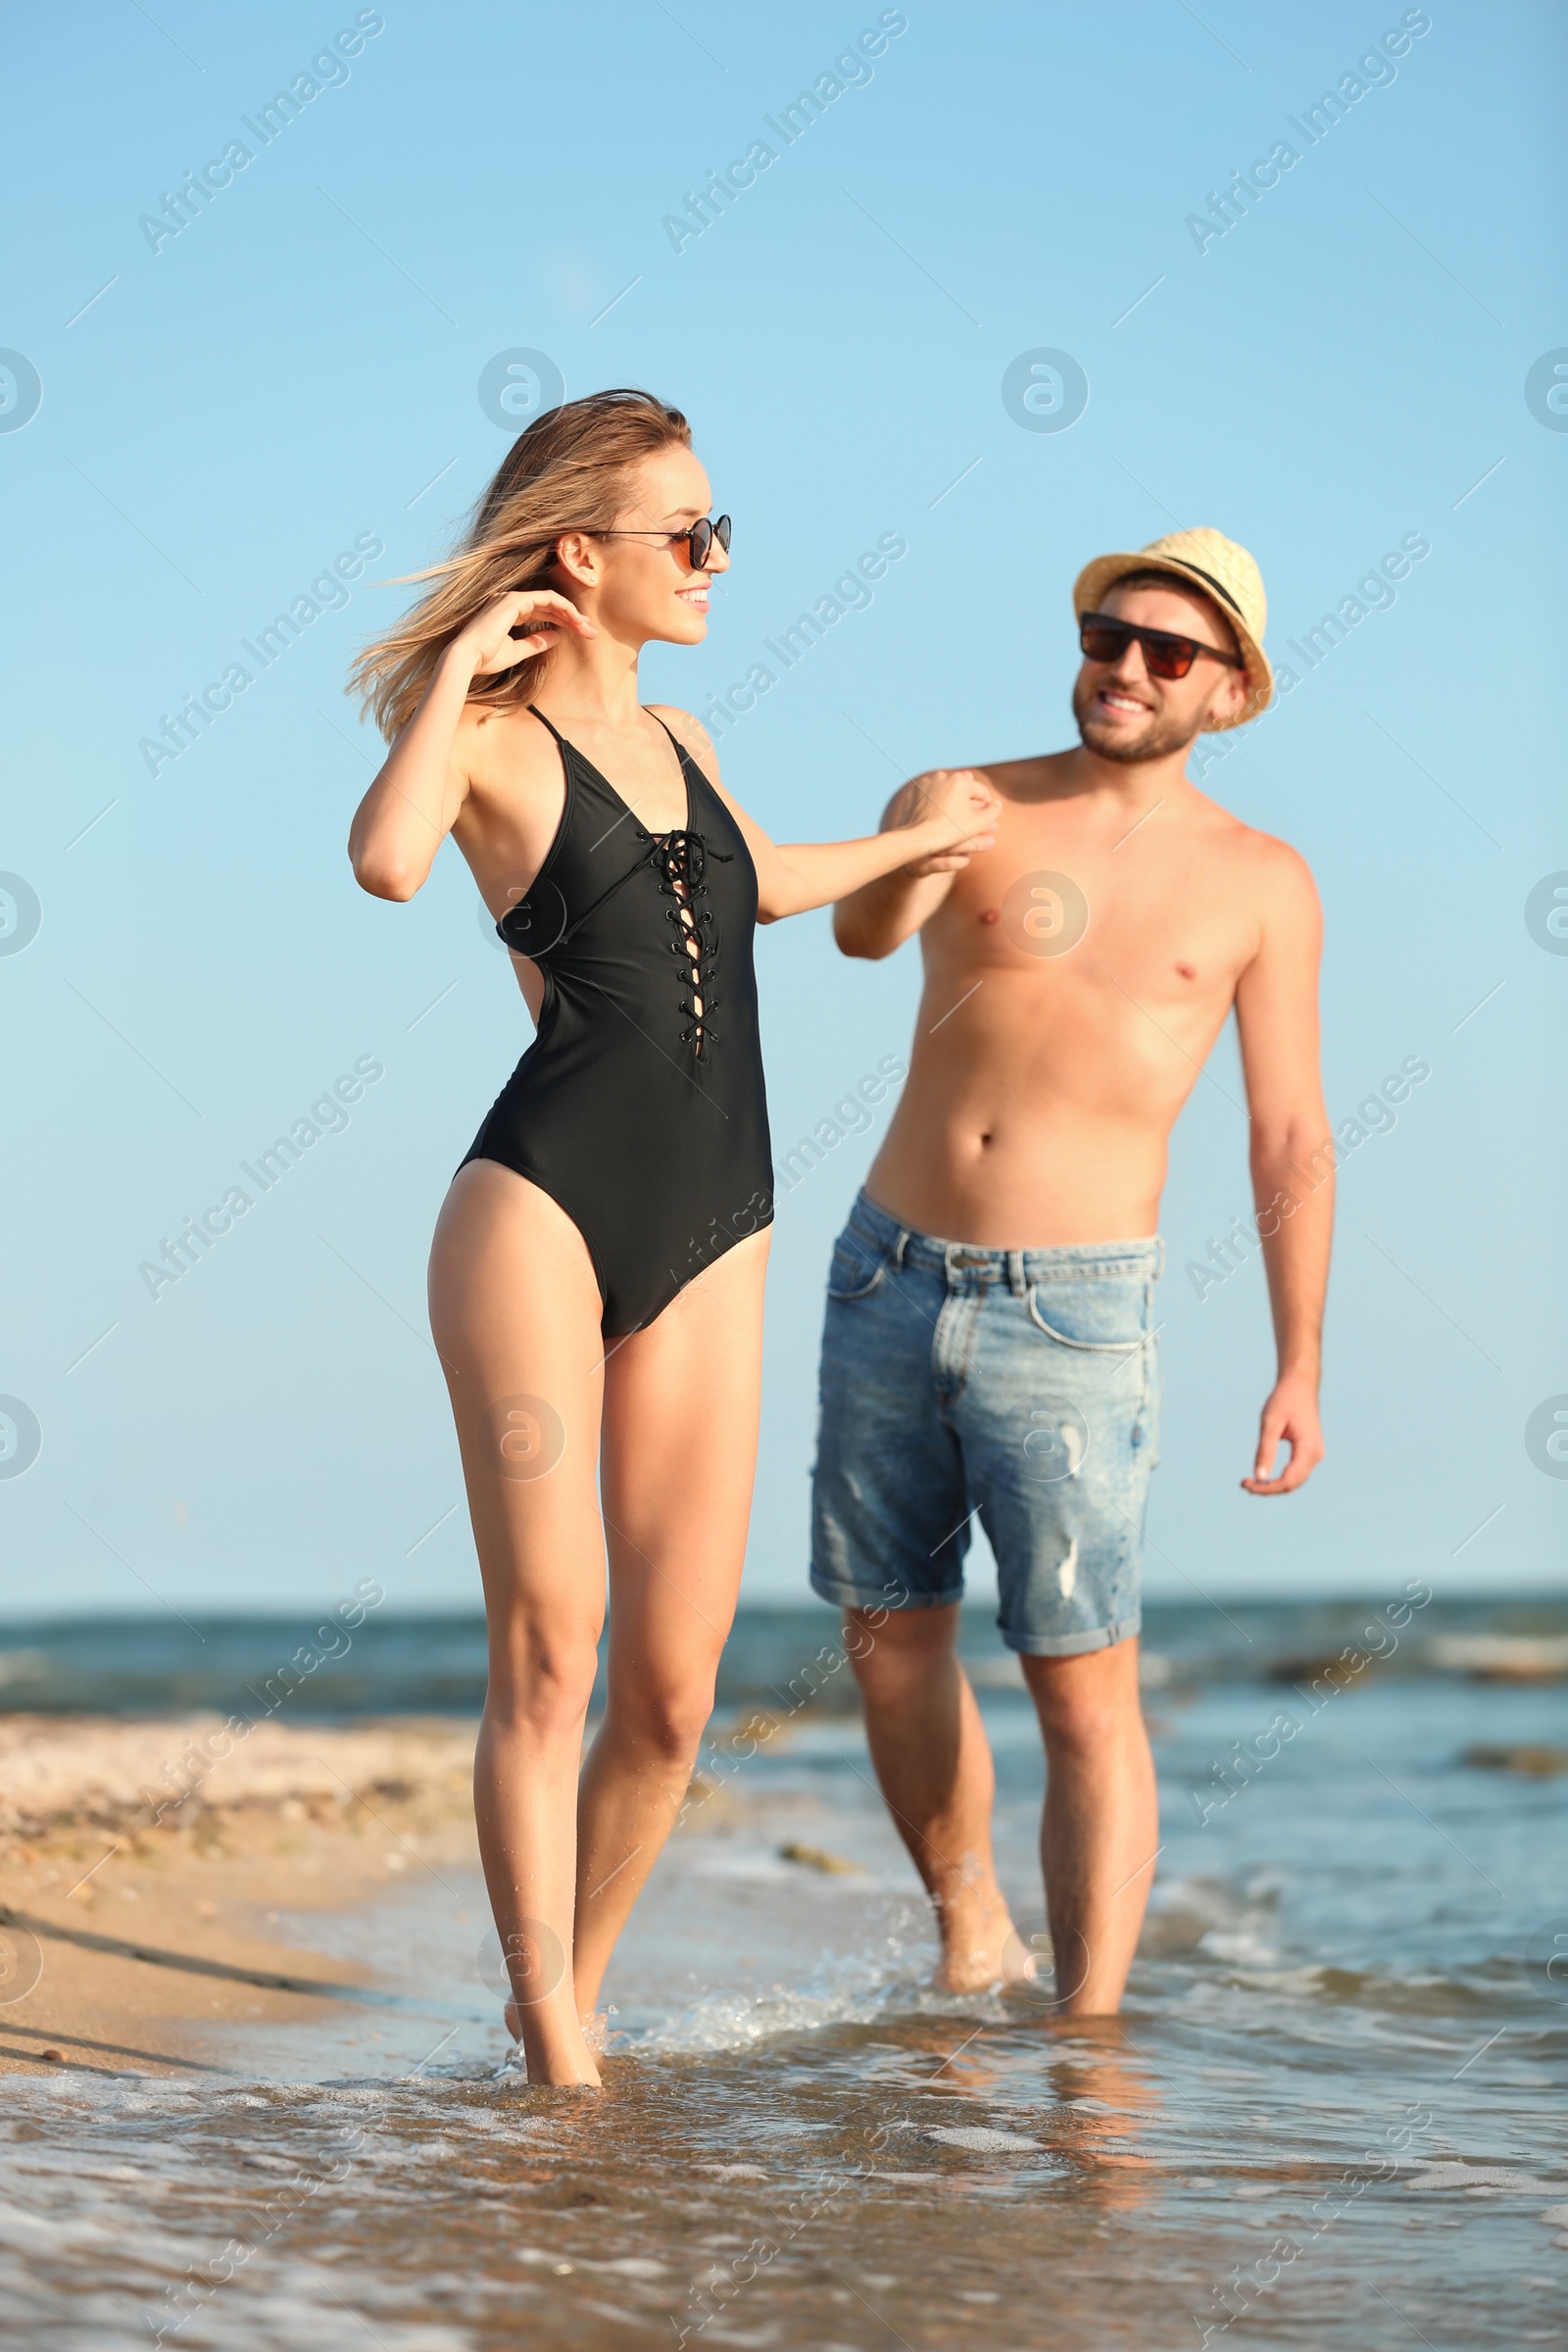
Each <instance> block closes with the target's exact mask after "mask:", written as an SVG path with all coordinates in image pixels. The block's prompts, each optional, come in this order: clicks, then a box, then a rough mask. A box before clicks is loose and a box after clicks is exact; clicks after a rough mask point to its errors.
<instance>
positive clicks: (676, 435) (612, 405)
mask: <svg viewBox="0 0 1568 2352" xmlns="http://www.w3.org/2000/svg"><path fill="white" fill-rule="evenodd" d="M691 438H692V434H691V427H690V425H689V424H688V423H687V421H686V419H685V417H683V416H682V415H681V413H680V411H679V409H670V408H666V407H665V406H664V403H663V402H662V400H656V399H655V398H654V396H653V394H652V393H651V392H637V391H627V390H621V391H613V392H590V393H589V394H588V396H587V398H586V399H584V400H568V401H566V402H564V404H563V406H562V407H560V408H559V409H551V410H549V411H547V413H546V414H545V415H544V416H542V417H535V418H534V420H533V422H532V424H530V425H529V426H528V428H527V430H526V432H522V433H519V434H518V436H517V438H516V440H515V441H514V443H513V444H512V447H511V449H510V450H509V451H508V452H507V454H506V456H505V458H503V460H502V462H501V466H500V469H499V471H498V472H497V474H496V476H495V479H494V480H493V481H492V482H491V484H490V487H489V488H488V489H487V490H486V491H485V492H484V494H483V496H482V497H481V498H480V499H479V501H478V503H477V505H476V506H475V508H474V511H473V516H472V519H471V520H470V522H469V524H468V526H467V529H466V532H465V533H464V537H463V541H462V544H461V546H460V547H459V549H458V552H457V553H456V555H454V556H450V557H448V559H447V561H446V562H445V563H444V564H431V565H430V566H429V567H428V568H427V569H426V570H424V571H416V572H410V573H408V574H407V575H406V577H407V578H409V579H410V580H434V581H436V582H437V583H438V584H437V586H435V587H434V588H432V589H431V590H430V592H429V594H428V595H427V596H425V597H424V598H422V599H421V601H420V602H419V603H418V604H417V605H416V606H415V608H414V610H413V612H412V613H409V614H408V616H407V618H406V619H405V620H403V621H402V622H401V623H400V624H399V626H398V627H397V628H395V629H393V630H392V631H391V633H390V634H389V635H387V636H385V637H381V638H378V639H377V640H376V642H375V643H374V644H373V645H368V646H367V647H366V648H365V651H364V652H363V653H362V654H361V655H360V658H359V660H358V661H357V662H355V664H354V667H353V669H352V670H351V672H350V673H349V688H348V691H349V692H350V693H351V694H354V693H358V695H359V696H360V698H361V709H362V711H373V712H374V715H375V723H376V725H377V726H378V727H379V728H380V730H381V733H382V735H383V736H384V737H385V739H386V741H387V742H389V743H390V742H392V741H393V740H394V739H395V738H396V736H397V735H398V734H400V733H401V731H402V729H403V728H404V727H406V726H407V725H408V723H409V720H410V719H411V718H412V717H413V716H414V713H415V711H416V710H417V708H418V704H419V699H420V697H421V696H422V695H423V693H424V691H425V689H426V687H427V686H428V685H429V683H430V679H431V676H432V674H433V673H434V670H435V666H436V663H437V662H439V660H440V658H441V656H442V654H443V653H444V652H445V650H446V648H447V647H448V646H449V645H450V644H451V642H452V640H453V638H454V637H456V636H457V635H458V634H459V632H460V631H461V630H463V629H465V628H466V627H467V625H468V623H469V621H471V620H472V619H473V617H474V615H475V614H476V613H482V612H483V610H484V608H485V606H486V605H489V604H493V603H494V601H495V599H496V598H497V597H498V596H504V595H505V594H506V592H507V590H508V589H509V588H537V587H541V586H543V585H544V584H545V581H546V577H547V575H548V573H549V572H550V570H551V567H552V566H553V564H554V563H555V558H556V542H557V540H558V539H560V538H561V536H562V534H563V533H564V532H565V531H569V530H588V531H607V530H609V529H610V528H611V527H612V525H613V523H614V521H615V518H616V516H617V515H619V514H621V513H622V511H623V510H624V507H625V503H626V487H627V483H626V477H627V474H628V473H629V472H630V470H631V468H632V466H635V465H636V464H637V463H638V461H639V460H640V459H642V458H648V457H653V456H654V455H656V454H657V452H658V451H660V450H662V449H667V448H669V447H671V446H672V445H680V446H684V447H686V448H689V447H690V446H691ZM550 660H551V656H550V654H549V653H543V654H534V655H532V656H530V657H529V658H528V659H527V660H526V661H522V662H517V663H516V665H515V667H514V668H512V669H504V670H497V671H496V672H494V673H493V674H491V675H489V676H486V677H482V678H475V680H474V682H473V684H472V686H471V687H470V688H469V690H468V700H469V701H470V702H473V703H489V704H493V705H498V706H500V705H507V704H512V703H526V702H528V701H530V700H531V699H532V697H533V695H534V694H535V693H536V692H537V691H538V688H539V686H540V684H541V682H542V680H543V678H544V675H545V673H546V670H547V668H548V666H549V662H550Z"/></svg>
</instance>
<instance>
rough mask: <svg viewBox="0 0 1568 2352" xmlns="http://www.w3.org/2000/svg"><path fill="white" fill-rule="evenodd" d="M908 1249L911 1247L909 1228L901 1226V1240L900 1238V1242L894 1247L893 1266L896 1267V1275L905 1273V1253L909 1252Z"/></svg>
mask: <svg viewBox="0 0 1568 2352" xmlns="http://www.w3.org/2000/svg"><path fill="white" fill-rule="evenodd" d="M908 1247H909V1234H908V1228H907V1226H904V1225H901V1226H900V1227H899V1238H898V1241H897V1243H896V1244H895V1245H894V1250H893V1266H894V1271H895V1272H896V1273H899V1274H902V1273H903V1272H904V1252H905V1251H906V1250H907V1248H908Z"/></svg>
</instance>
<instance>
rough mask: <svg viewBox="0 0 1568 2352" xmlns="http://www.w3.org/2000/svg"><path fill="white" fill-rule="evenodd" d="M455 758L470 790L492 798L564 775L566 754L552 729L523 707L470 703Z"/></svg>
mask: <svg viewBox="0 0 1568 2352" xmlns="http://www.w3.org/2000/svg"><path fill="white" fill-rule="evenodd" d="M452 760H453V764H454V766H456V767H458V768H459V769H461V770H462V772H463V774H464V775H465V776H466V779H467V782H468V787H469V790H470V791H476V792H479V793H482V794H485V795H486V796H488V795H491V794H494V793H496V792H504V791H507V790H509V789H510V790H511V791H513V792H515V791H516V790H517V788H518V787H519V786H521V788H522V789H523V790H524V791H525V792H530V791H531V790H532V789H533V788H535V787H538V786H548V785H549V784H550V782H551V781H552V779H554V780H556V781H559V780H560V776H561V754H560V752H559V751H558V750H557V749H556V745H555V742H554V740H553V738H552V737H551V734H550V730H549V729H548V727H546V726H544V725H542V724H541V722H540V721H539V720H538V719H537V718H535V717H534V715H533V713H532V712H531V711H528V710H526V709H525V708H524V707H523V706H522V705H521V704H506V705H501V706H498V705H496V704H494V703H477V702H472V703H467V704H466V705H465V706H464V711H463V715H462V717H461V718H460V719H459V720H458V732H457V735H456V737H455V738H454V741H453V745H452Z"/></svg>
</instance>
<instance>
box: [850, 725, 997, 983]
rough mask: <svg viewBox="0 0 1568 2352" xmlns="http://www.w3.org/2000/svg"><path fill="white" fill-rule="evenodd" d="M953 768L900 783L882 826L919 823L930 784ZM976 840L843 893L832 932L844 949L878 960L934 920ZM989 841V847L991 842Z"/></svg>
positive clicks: (891, 828)
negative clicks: (932, 918) (847, 894)
mask: <svg viewBox="0 0 1568 2352" xmlns="http://www.w3.org/2000/svg"><path fill="white" fill-rule="evenodd" d="M952 772H953V771H952V770H951V769H948V768H931V769H928V770H927V771H926V773H925V774H924V775H919V776H911V777H910V779H909V781H908V783H907V784H901V785H900V786H899V789H898V791H897V792H896V793H895V794H894V795H893V798H892V800H891V801H889V803H888V805H887V807H886V808H885V809H883V811H882V822H881V824H880V826H879V827H878V831H879V832H882V833H891V832H893V831H894V830H895V829H897V828H900V827H907V826H910V825H916V824H918V823H919V822H920V821H921V819H922V817H923V816H924V815H925V814H926V813H927V812H928V810H929V809H930V806H931V788H932V787H934V786H936V785H937V784H938V783H939V782H940V781H941V779H943V778H944V777H946V776H948V775H949V774H951V773H952ZM965 772H967V771H965ZM979 772H980V773H981V774H984V772H985V771H984V769H982V770H980V771H979ZM975 846H977V845H971V844H967V843H964V844H960V845H959V846H958V847H957V848H956V849H954V850H949V851H946V852H944V853H943V854H942V855H940V856H938V857H934V858H915V859H914V860H913V862H912V863H910V864H908V865H901V866H900V867H899V868H898V870H897V872H895V873H891V874H884V875H883V876H882V877H881V879H880V880H879V881H876V882H867V883H865V884H863V885H862V887H861V888H860V889H859V890H856V891H852V892H851V893H850V894H849V896H848V897H847V898H842V899H840V901H839V902H838V905H837V906H836V907H834V909H833V936H834V938H835V939H836V940H837V942H838V945H839V950H840V953H841V954H843V955H845V956H869V957H870V958H871V959H872V960H873V961H875V960H877V959H879V958H880V957H882V956H891V955H892V953H893V951H894V949H895V948H902V947H903V945H904V943H905V941H906V940H907V939H912V938H913V936H914V934H915V932H916V931H918V930H919V929H920V927H921V925H922V924H924V923H928V922H929V921H930V919H931V917H932V915H934V914H935V912H936V910H937V908H938V907H940V906H941V904H942V902H943V900H944V899H945V898H946V897H947V895H948V893H949V891H950V890H951V889H952V888H953V877H954V875H955V874H956V873H959V872H961V871H962V869H963V867H964V866H966V865H967V864H968V862H969V859H970V858H971V857H972V856H973V855H974V847H975ZM985 846H986V847H987V848H989V847H990V844H989V842H987V843H986V845H985Z"/></svg>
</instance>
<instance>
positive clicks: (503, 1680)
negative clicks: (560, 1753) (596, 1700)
mask: <svg viewBox="0 0 1568 2352" xmlns="http://www.w3.org/2000/svg"><path fill="white" fill-rule="evenodd" d="M598 1671H599V1639H598V1628H597V1627H595V1626H593V1625H589V1624H583V1625H580V1626H575V1627H570V1628H551V1629H550V1630H549V1631H548V1632H546V1631H545V1630H544V1629H542V1628H539V1627H527V1628H516V1629H508V1630H507V1631H505V1632H504V1633H503V1634H502V1636H501V1637H500V1638H499V1639H495V1638H492V1641H491V1644H490V1686H489V1690H488V1691H487V1693H486V1698H485V1714H486V1716H487V1718H488V1719H489V1721H490V1722H491V1723H492V1724H496V1723H509V1722H510V1723H515V1724H518V1725H522V1724H526V1725H527V1726H528V1727H529V1728H530V1729H532V1730H533V1731H535V1732H538V1733H542V1734H545V1735H546V1736H548V1735H550V1734H552V1733H557V1734H563V1735H567V1734H572V1733H575V1732H580V1730H581V1727H582V1720H583V1717H584V1716H585V1715H586V1714H587V1712H588V1707H589V1703H590V1701H591V1700H592V1698H593V1693H594V1682H595V1679H596V1677H597V1675H598Z"/></svg>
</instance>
